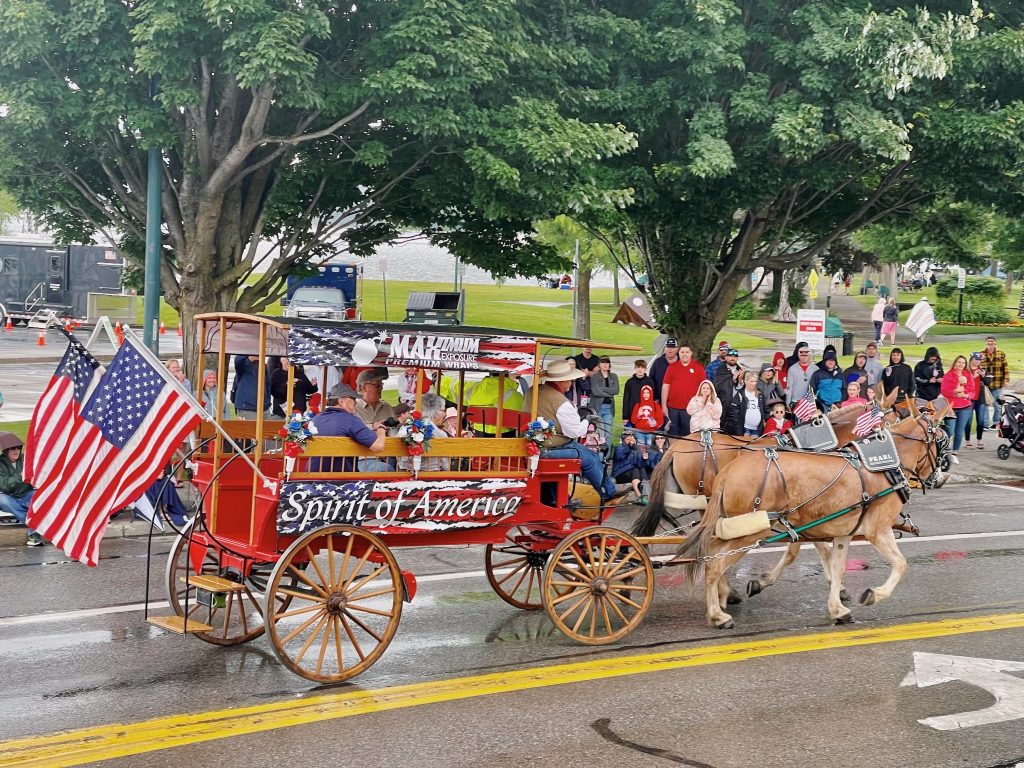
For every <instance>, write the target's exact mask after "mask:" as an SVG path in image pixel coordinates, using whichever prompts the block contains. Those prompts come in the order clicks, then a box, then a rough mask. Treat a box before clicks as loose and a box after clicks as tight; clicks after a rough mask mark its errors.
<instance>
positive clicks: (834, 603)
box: [828, 536, 853, 624]
mask: <svg viewBox="0 0 1024 768" xmlns="http://www.w3.org/2000/svg"><path fill="white" fill-rule="evenodd" d="M852 538H853V537H851V536H837V537H836V538H834V539H832V553H831V558H830V563H829V565H830V566H831V571H832V573H831V578H830V579H829V585H828V615H829V616H831V617H832V619H833V621H835V623H836V624H846V623H848V622H851V621H853V617H852V614H851V612H850V609H849V608H847V607H846V606H845V605H843V601H842V600H841V599H840V596H839V593H840V592H841V591H842V588H843V574H844V573H845V572H846V556H847V554H848V553H849V551H850V541H851V540H852Z"/></svg>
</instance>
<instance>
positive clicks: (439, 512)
mask: <svg viewBox="0 0 1024 768" xmlns="http://www.w3.org/2000/svg"><path fill="white" fill-rule="evenodd" d="M525 491H526V483H525V482H524V481H522V480H503V479H498V478H493V479H491V478H485V479H480V480H478V479H474V480H436V481H423V480H400V481H395V482H382V481H373V480H357V481H351V482H321V481H313V482H306V481H303V482H285V483H283V484H282V485H281V496H280V499H279V501H278V507H277V531H278V533H281V534H289V535H290V534H300V533H305V532H306V531H313V530H316V529H317V528H323V527H325V526H328V525H342V524H344V525H358V526H362V527H366V528H384V527H401V528H405V529H411V530H423V531H434V530H448V529H452V528H474V527H485V526H489V525H494V524H496V523H500V522H501V521H502V520H505V519H506V518H508V517H510V516H511V515H513V514H515V512H516V510H517V509H519V506H520V505H521V504H522V503H523V493H524V492H525Z"/></svg>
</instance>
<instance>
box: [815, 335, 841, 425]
mask: <svg viewBox="0 0 1024 768" xmlns="http://www.w3.org/2000/svg"><path fill="white" fill-rule="evenodd" d="M843 382H844V378H843V372H842V370H840V368H839V361H838V360H837V359H836V353H835V350H831V349H830V350H827V351H826V352H825V356H824V357H823V358H822V360H821V362H820V363H818V370H817V371H815V372H814V375H813V376H811V382H810V387H811V389H813V390H814V394H815V399H816V401H817V403H818V408H819V409H820V410H821V412H822V413H828V412H829V411H830V410H832V406H833V405H839V403H840V401H842V399H843Z"/></svg>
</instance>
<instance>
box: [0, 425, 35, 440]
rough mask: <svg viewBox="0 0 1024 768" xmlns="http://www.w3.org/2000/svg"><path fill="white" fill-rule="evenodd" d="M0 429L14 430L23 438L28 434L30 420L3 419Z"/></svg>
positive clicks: (5, 430) (4, 430)
mask: <svg viewBox="0 0 1024 768" xmlns="http://www.w3.org/2000/svg"><path fill="white" fill-rule="evenodd" d="M0 431H3V432H13V433H14V434H16V435H17V436H18V437H20V438H21V439H22V440H24V439H25V436H26V435H27V434H28V422H27V421H2V422H0Z"/></svg>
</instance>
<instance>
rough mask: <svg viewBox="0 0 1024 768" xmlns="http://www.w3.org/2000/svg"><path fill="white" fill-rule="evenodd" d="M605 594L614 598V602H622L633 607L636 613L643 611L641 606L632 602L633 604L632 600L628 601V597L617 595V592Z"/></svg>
mask: <svg viewBox="0 0 1024 768" xmlns="http://www.w3.org/2000/svg"><path fill="white" fill-rule="evenodd" d="M607 594H609V595H611V596H612V597H614V598H615V599H616V600H621V601H622V602H624V603H626V604H627V605H631V606H633V607H634V608H636V609H637V610H638V611H642V610H643V606H642V605H640V604H639V603H634V602H633V601H632V600H630V599H629V598H628V597H626V596H625V595H620V594H619V593H618V591H615V592H608V593H607Z"/></svg>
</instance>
